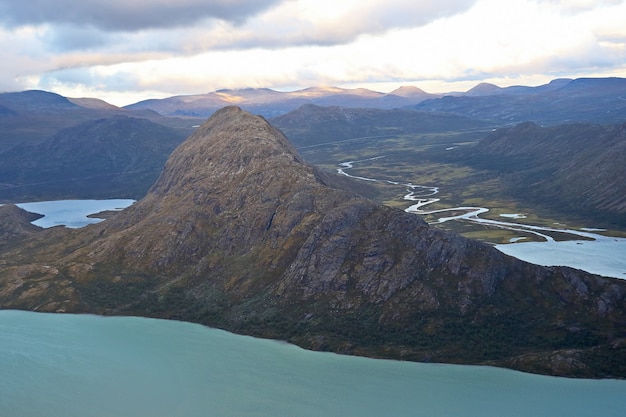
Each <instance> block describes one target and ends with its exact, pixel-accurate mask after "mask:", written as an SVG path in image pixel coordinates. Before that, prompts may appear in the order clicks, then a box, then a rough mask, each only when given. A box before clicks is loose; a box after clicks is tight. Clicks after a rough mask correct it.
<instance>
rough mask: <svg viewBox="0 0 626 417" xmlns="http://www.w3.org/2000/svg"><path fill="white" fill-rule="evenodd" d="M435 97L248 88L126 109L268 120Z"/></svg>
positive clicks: (410, 92)
mask: <svg viewBox="0 0 626 417" xmlns="http://www.w3.org/2000/svg"><path fill="white" fill-rule="evenodd" d="M432 97H437V96H436V95H434V94H428V93H426V92H424V91H422V90H420V89H418V88H415V87H402V88H400V89H398V90H395V91H394V92H392V93H389V94H385V93H380V92H376V91H372V90H368V89H365V88H355V89H345V88H338V87H311V88H306V89H304V90H298V91H290V92H279V91H274V90H270V89H267V88H246V89H240V90H218V91H215V92H212V93H207V94H195V95H186V96H175V97H169V98H164V99H159V100H156V99H152V100H145V101H140V102H139V103H135V104H131V105H129V106H126V108H127V109H132V110H137V109H150V110H154V111H156V112H159V113H160V114H163V115H166V116H193V117H207V116H209V115H211V114H212V113H213V112H215V111H216V110H218V109H220V108H222V107H224V106H228V105H237V106H240V107H241V108H243V109H245V110H247V111H250V112H254V113H256V114H261V115H263V116H265V117H276V116H279V115H282V114H285V113H287V112H289V111H292V110H294V109H296V108H298V107H300V106H302V105H304V104H316V105H318V106H341V107H366V108H382V109H392V108H397V107H403V106H408V105H410V104H416V103H419V102H420V101H422V100H425V99H427V98H432Z"/></svg>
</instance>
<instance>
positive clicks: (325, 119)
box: [270, 104, 491, 147]
mask: <svg viewBox="0 0 626 417" xmlns="http://www.w3.org/2000/svg"><path fill="white" fill-rule="evenodd" d="M270 122H271V123H272V124H273V125H274V126H276V127H278V128H279V129H281V130H282V131H283V132H285V134H286V135H287V137H288V138H289V140H290V141H292V142H293V143H294V145H296V146H298V147H299V146H311V145H318V144H323V143H328V142H333V141H341V140H345V139H352V138H359V137H367V136H371V137H377V136H381V137H383V136H397V135H407V134H415V133H430V132H445V131H451V130H471V129H478V128H486V127H488V126H490V125H491V124H490V123H487V122H483V121H480V120H472V119H468V118H466V117H461V116H455V115H451V114H438V113H429V112H417V111H411V110H399V109H395V110H381V109H363V108H361V109H353V108H345V107H321V106H316V105H312V104H307V105H304V106H302V107H300V108H299V109H297V110H294V111H292V112H290V113H288V114H285V115H283V116H279V117H275V118H273V119H270Z"/></svg>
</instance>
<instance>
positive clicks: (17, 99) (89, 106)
mask: <svg viewBox="0 0 626 417" xmlns="http://www.w3.org/2000/svg"><path fill="white" fill-rule="evenodd" d="M112 116H131V117H141V118H145V119H149V120H151V121H153V122H156V123H159V124H162V125H165V126H169V127H173V128H177V129H182V130H183V131H184V134H183V136H185V135H188V134H189V133H191V131H192V129H191V126H192V125H194V124H197V122H196V121H190V120H181V119H175V118H168V117H164V116H162V115H160V114H158V113H156V112H154V111H151V110H141V111H130V110H126V109H122V108H119V107H116V106H113V105H111V104H109V103H106V102H104V101H102V100H98V99H95V98H76V99H73V98H72V99H70V98H66V97H63V96H60V95H58V94H55V93H50V92H46V91H38V90H30V91H22V92H17V93H0V152H2V151H3V150H6V149H8V148H10V147H11V146H13V145H16V144H23V143H28V142H31V143H36V142H39V141H42V140H45V139H48V138H49V137H51V136H52V135H54V134H55V133H56V132H58V131H59V130H61V129H65V128H68V127H71V126H75V125H77V124H80V123H83V122H86V121H89V120H96V119H102V118H107V117H112ZM0 181H1V179H0Z"/></svg>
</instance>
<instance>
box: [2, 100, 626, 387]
mask: <svg viewBox="0 0 626 417" xmlns="http://www.w3.org/2000/svg"><path fill="white" fill-rule="evenodd" d="M327 183H328V180H327V177H326V176H325V175H324V174H322V173H320V172H318V171H317V170H316V169H315V168H313V167H311V166H308V165H306V164H305V163H304V162H303V161H302V159H301V158H300V157H299V156H298V155H297V153H296V152H295V151H294V149H293V147H292V146H291V145H290V144H289V142H288V141H287V140H286V139H285V137H284V136H283V135H282V134H281V133H280V132H279V131H277V130H275V129H274V128H273V127H271V126H270V125H269V124H268V123H267V122H266V121H265V120H264V119H263V118H261V117H255V116H252V115H250V114H248V113H246V112H244V111H242V110H240V109H239V108H236V107H228V108H224V109H222V110H220V111H218V112H217V113H215V114H214V115H213V116H212V117H211V118H210V119H209V120H208V121H207V122H206V123H205V124H204V125H203V126H201V127H200V128H199V129H198V130H197V131H196V132H195V133H194V134H193V135H192V136H191V137H190V138H189V139H188V140H187V141H186V142H184V143H183V144H182V145H181V146H180V147H179V148H177V150H176V151H174V153H173V154H172V156H171V157H170V159H169V161H168V163H167V165H166V167H165V170H164V171H163V173H162V175H161V177H160V178H159V180H158V181H157V183H156V184H155V185H154V186H153V187H152V189H151V190H150V192H149V193H148V195H147V196H146V197H145V198H144V199H143V200H141V201H140V202H138V203H136V204H135V205H133V206H131V207H130V208H128V209H126V210H124V211H123V212H121V213H119V214H118V215H116V216H114V217H113V218H111V219H109V220H107V221H105V222H102V223H99V224H96V225H91V226H89V227H87V228H85V229H81V230H72V231H66V232H64V233H65V235H64V236H62V237H60V236H59V235H58V233H59V232H56V233H57V234H56V235H55V239H54V241H51V239H49V238H38V239H33V240H31V241H29V243H28V244H27V245H23V246H21V247H20V248H18V249H16V250H12V251H6V252H5V253H2V254H0V262H3V263H4V265H5V267H4V269H1V270H0V303H2V304H1V305H2V307H4V308H25V309H35V308H38V309H40V310H49V311H58V310H64V311H76V312H93V313H102V314H139V315H147V316H156V317H166V318H177V319H184V320H190V321H197V322H200V323H204V324H208V325H212V326H219V327H223V328H226V329H229V330H233V331H238V332H241V333H247V334H252V335H257V336H266V337H274V338H281V339H286V340H290V341H292V342H294V343H298V344H300V345H302V346H305V347H308V348H313V349H325V350H333V351H337V352H343V353H351V354H363V355H369V356H376V357H393V358H405V359H409V360H433V361H444V362H461V363H489V364H494V365H500V366H510V367H515V368H519V369H526V370H532V371H536V372H545V373H557V374H563V375H572V376H626V365H625V364H626V361H625V360H624V358H626V353H625V351H626V349H624V348H623V345H624V343H621V344H620V343H618V342H619V341H620V340H622V339H624V338H626V334H625V331H624V329H625V327H624V323H626V313H625V307H624V299H625V297H626V285H625V283H624V282H623V281H620V280H613V279H605V278H601V277H597V276H592V275H589V274H586V273H583V272H581V271H576V270H572V269H568V268H543V267H539V266H534V265H530V264H527V263H524V262H521V261H518V260H516V259H514V258H511V257H508V256H506V255H504V254H502V253H500V252H498V251H496V250H495V249H493V248H491V247H490V246H488V245H485V244H482V243H479V242H476V241H472V240H468V239H465V238H463V237H460V236H458V235H453V234H449V233H446V232H443V231H440V230H437V229H433V228H431V227H429V226H428V225H427V224H426V223H424V222H423V221H422V220H421V219H419V218H418V217H416V216H414V215H411V214H407V213H404V212H403V211H401V210H397V209H392V208H388V207H384V206H380V205H377V204H375V203H373V202H371V201H369V200H365V199H363V198H361V197H358V196H356V195H355V194H351V193H350V192H346V191H343V190H339V189H334V188H331V187H329V186H328V185H326V184H327ZM44 266H45V267H47V268H44ZM42 268H44V269H43V270H42ZM51 270H53V271H54V273H52V272H50V271H51ZM42 288H45V289H46V291H43V290H42ZM602 358H610V360H603V359H602ZM555 361H558V364H556V362H555ZM616 362H617V363H618V364H621V365H619V366H617V367H615V366H614V365H613V364H614V363H616ZM568 364H569V365H568ZM570 365H571V366H570Z"/></svg>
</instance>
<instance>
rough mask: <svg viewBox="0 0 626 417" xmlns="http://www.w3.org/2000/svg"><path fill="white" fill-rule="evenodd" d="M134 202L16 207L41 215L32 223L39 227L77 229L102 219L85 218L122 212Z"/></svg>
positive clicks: (44, 203)
mask: <svg viewBox="0 0 626 417" xmlns="http://www.w3.org/2000/svg"><path fill="white" fill-rule="evenodd" d="M134 202H135V200H129V199H110V200H56V201H38V202H34V203H19V204H16V206H18V207H20V208H22V209H24V210H26V211H29V212H31V213H37V214H41V215H43V216H44V217H42V218H40V219H38V220H35V221H34V222H32V223H33V224H35V225H37V226H39V227H44V228H47V227H53V226H60V225H63V226H66V227H70V228H78V227H83V226H86V225H88V224H91V223H98V222H101V221H102V219H97V218H91V217H87V216H88V215H90V214H96V213H99V212H101V211H107V210H114V211H116V210H122V209H125V208H126V207H128V206H130V205H131V204H133V203H134Z"/></svg>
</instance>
